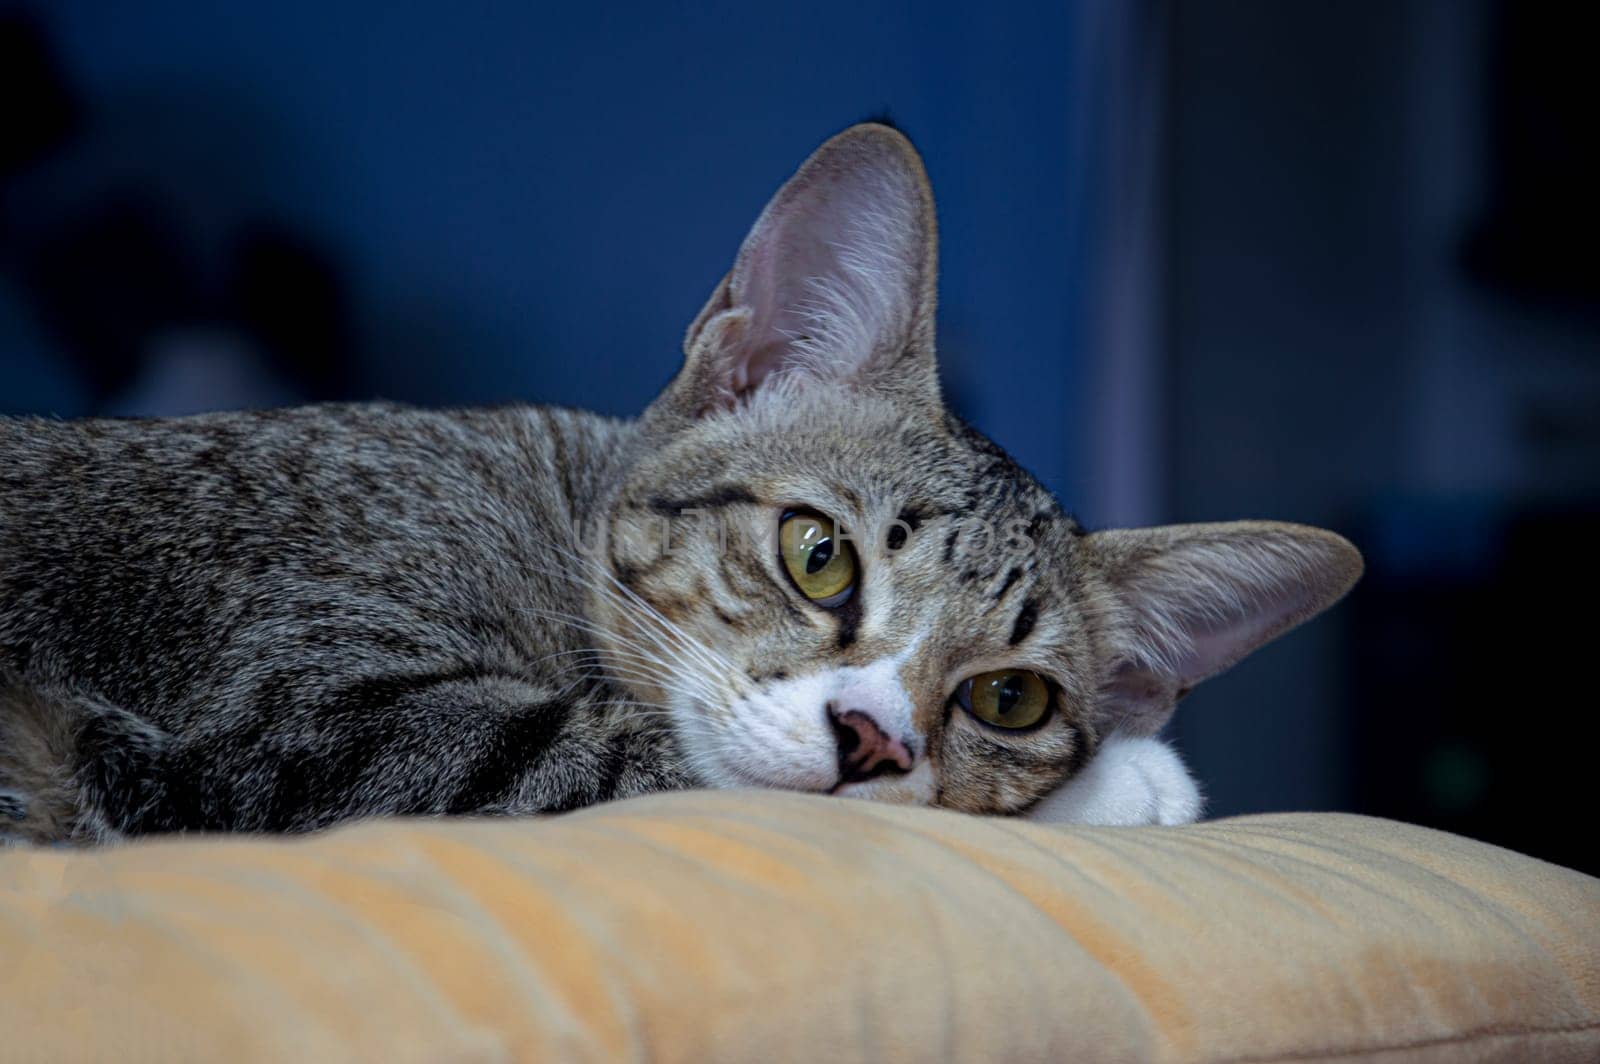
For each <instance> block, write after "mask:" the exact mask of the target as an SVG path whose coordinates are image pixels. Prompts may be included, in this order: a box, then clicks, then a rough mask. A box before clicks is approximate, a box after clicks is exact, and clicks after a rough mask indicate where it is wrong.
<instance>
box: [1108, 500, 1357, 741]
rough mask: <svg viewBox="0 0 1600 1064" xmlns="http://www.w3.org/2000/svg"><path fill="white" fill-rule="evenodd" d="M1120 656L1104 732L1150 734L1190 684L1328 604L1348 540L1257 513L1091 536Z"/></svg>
mask: <svg viewBox="0 0 1600 1064" xmlns="http://www.w3.org/2000/svg"><path fill="white" fill-rule="evenodd" d="M1089 545H1090V547H1091V548H1092V551H1093V555H1094V557H1095V560H1096V564H1097V565H1098V567H1099V569H1100V571H1101V573H1102V574H1103V576H1104V577H1105V579H1106V581H1107V585H1108V590H1109V593H1110V596H1111V602H1110V603H1107V604H1106V606H1107V607H1108V612H1109V613H1110V614H1111V615H1112V617H1113V618H1114V620H1115V622H1116V623H1114V624H1113V626H1112V628H1113V631H1114V632H1115V635H1114V637H1113V638H1114V641H1115V646H1114V652H1115V653H1116V654H1117V658H1118V660H1117V662H1116V665H1115V667H1114V668H1113V670H1112V673H1111V677H1110V681H1109V684H1108V686H1107V687H1106V688H1105V689H1104V690H1103V691H1102V705H1103V706H1104V708H1105V712H1106V720H1105V722H1104V726H1105V727H1106V729H1107V730H1118V731H1122V732H1125V733H1127V734H1133V735H1148V734H1153V733H1154V732H1155V731H1157V730H1158V729H1159V728H1160V727H1161V726H1162V725H1163V724H1165V723H1166V721H1167V718H1168V717H1170V716H1171V715H1172V709H1173V706H1174V705H1175V704H1176V703H1177V700H1178V699H1179V698H1182V697H1183V696H1184V695H1185V694H1187V693H1188V692H1189V689H1190V688H1191V687H1193V686H1194V685H1195V684H1197V683H1199V682H1200V681H1201V680H1204V679H1206V678H1208V677H1210V676H1215V675H1216V674H1217V673H1219V672H1221V671H1222V670H1224V669H1226V668H1228V667H1229V666H1230V665H1233V664H1234V663H1235V662H1237V661H1239V660H1240V659H1241V658H1243V657H1244V656H1245V655H1246V654H1249V653H1250V652H1251V651H1252V650H1254V649H1256V648H1257V647H1259V646H1261V645H1262V644H1263V643H1266V642H1267V641H1268V640H1270V639H1273V638H1274V637H1276V636H1278V635H1281V634H1282V633H1283V632H1285V631H1287V630H1288V629H1290V628H1292V627H1294V626H1295V625H1297V624H1299V623H1300V622H1302V621H1305V620H1309V619H1310V618H1312V617H1314V616H1316V615H1317V614H1318V613H1320V612H1322V611H1323V610H1325V609H1327V608H1328V607H1329V606H1331V605H1333V603H1335V602H1336V601H1338V600H1339V598H1340V597H1342V596H1343V595H1344V593H1345V592H1346V591H1349V590H1350V588H1351V586H1352V585H1354V584H1355V582H1356V580H1357V579H1359V578H1360V576H1361V570H1362V561H1361V554H1360V553H1359V552H1358V551H1357V550H1356V549H1355V547H1353V546H1351V544H1350V543H1349V541H1348V540H1346V539H1344V538H1343V537H1342V536H1337V535H1335V534H1334V533H1332V532H1326V531H1323V530H1322V529H1319V528H1308V527H1306V526H1304V525H1290V524H1280V523H1276V522H1265V521H1238V522H1232V523H1227V524H1206V525H1169V526H1166V527H1161V528H1139V529H1118V530H1114V531H1108V532H1097V533H1094V534H1093V535H1091V536H1090V537H1089Z"/></svg>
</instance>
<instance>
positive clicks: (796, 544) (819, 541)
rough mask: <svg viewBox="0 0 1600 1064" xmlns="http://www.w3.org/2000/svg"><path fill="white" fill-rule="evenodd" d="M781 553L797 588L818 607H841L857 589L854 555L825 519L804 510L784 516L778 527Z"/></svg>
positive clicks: (830, 523)
mask: <svg viewBox="0 0 1600 1064" xmlns="http://www.w3.org/2000/svg"><path fill="white" fill-rule="evenodd" d="M778 553H779V554H780V555H781V556H782V558H783V567H784V569H786V570H787V571H788V573H789V579H790V580H793V581H794V586H795V587H797V588H799V589H800V593H801V594H802V595H804V596H805V597H806V598H808V599H810V600H811V601H812V602H815V603H816V604H817V605H819V606H825V607H827V608H829V609H832V608H833V607H835V606H842V605H844V603H845V601H846V600H848V599H849V598H850V592H851V591H853V590H854V589H855V586H856V556H855V553H854V552H853V551H852V550H851V549H850V545H849V544H848V543H845V542H843V541H841V540H840V539H839V537H838V536H837V535H836V534H835V528H834V523H833V522H832V521H830V520H829V519H828V518H826V517H822V516H820V515H818V514H813V513H807V512H805V511H798V512H796V511H791V512H789V513H786V514H784V515H783V521H782V523H781V524H779V526H778Z"/></svg>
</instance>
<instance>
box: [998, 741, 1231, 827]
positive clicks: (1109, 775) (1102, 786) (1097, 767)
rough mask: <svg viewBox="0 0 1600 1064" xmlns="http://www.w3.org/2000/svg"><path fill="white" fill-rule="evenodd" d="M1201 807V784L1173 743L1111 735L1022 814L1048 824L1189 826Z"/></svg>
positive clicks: (1195, 818) (1196, 818)
mask: <svg viewBox="0 0 1600 1064" xmlns="http://www.w3.org/2000/svg"><path fill="white" fill-rule="evenodd" d="M1202 805H1203V802H1202V799H1201V797H1200V788H1199V787H1198V786H1196V784H1195V781H1194V777H1192V776H1190V775H1189V770H1188V769H1187V768H1186V767H1184V764H1183V759H1182V758H1180V757H1179V756H1178V752H1177V751H1176V750H1174V749H1173V748H1172V747H1171V746H1169V745H1167V744H1166V743H1164V742H1162V741H1161V740H1159V739H1151V738H1144V737H1140V738H1132V737H1128V736H1122V735H1111V736H1108V737H1107V738H1106V740H1105V741H1104V742H1103V743H1101V744H1100V749H1099V750H1098V751H1097V752H1096V753H1095V755H1094V757H1092V758H1090V759H1089V763H1088V764H1087V765H1085V766H1084V767H1083V768H1081V769H1080V770H1078V772H1077V774H1076V775H1074V776H1073V777H1072V778H1071V779H1069V780H1067V782H1066V783H1064V784H1062V785H1061V787H1060V788H1059V789H1057V790H1055V791H1053V792H1052V793H1050V794H1048V795H1046V796H1045V797H1044V798H1043V799H1042V800H1041V801H1040V802H1039V803H1038V804H1037V805H1035V806H1034V807H1033V808H1032V809H1030V810H1028V812H1027V813H1026V814H1024V815H1025V816H1026V817H1027V819H1029V820H1039V821H1044V822H1046V823H1052V824H1097V825H1105V826H1134V825H1139V824H1191V823H1193V822H1194V821H1196V820H1198V819H1199V818H1200V810H1201V807H1202Z"/></svg>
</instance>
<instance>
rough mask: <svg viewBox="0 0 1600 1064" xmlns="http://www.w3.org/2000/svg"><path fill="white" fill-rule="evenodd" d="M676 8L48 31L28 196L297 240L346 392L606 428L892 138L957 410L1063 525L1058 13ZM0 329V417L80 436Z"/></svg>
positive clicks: (1074, 102) (1067, 303)
mask: <svg viewBox="0 0 1600 1064" xmlns="http://www.w3.org/2000/svg"><path fill="white" fill-rule="evenodd" d="M673 7H674V5H655V4H649V5H646V4H639V5H623V6H619V7H614V8H612V9H611V10H607V9H606V8H605V6H603V5H592V6H585V5H538V6H535V5H511V4H502V5H493V6H492V7H486V8H472V9H470V10H469V6H468V5H444V4H431V5H417V4H409V5H407V4H376V3H362V4H326V3H311V2H305V0H285V2H278V3H272V4H249V5H246V4H222V5H209V6H208V5H198V4H193V3H142V4H138V5H107V4H103V3H83V2H65V3H56V4H52V5H50V6H49V7H48V8H41V9H40V12H41V17H42V21H43V25H44V26H45V28H46V29H47V30H48V31H49V32H50V33H51V34H52V35H53V36H54V37H55V39H56V43H57V46H58V48H59V50H60V53H61V59H62V62H63V66H64V68H65V71H66V74H67V76H68V78H69V79H70V80H71V81H73V82H74V83H76V84H77V86H78V88H79V89H80V91H81V93H82V95H83V98H84V100H85V102H86V104H87V112H86V114H87V118H88V125H87V129H88V131H89V132H88V143H89V146H88V147H78V148H74V149H72V150H70V151H69V152H68V153H67V154H66V155H65V156H64V158H63V159H62V160H57V161H56V162H55V163H52V164H51V165H52V166H54V167H56V168H58V169H59V168H61V167H67V168H69V169H70V168H71V167H77V168H78V172H80V173H82V172H88V171H93V172H96V173H99V174H112V173H116V174H122V175H134V177H135V178H136V179H137V180H138V181H141V182H145V183H147V184H149V185H150V186H152V187H157V188H160V189H162V190H165V192H166V194H168V195H169V196H170V197H171V198H172V199H173V200H174V201H176V202H177V203H178V204H180V205H181V206H180V208H179V209H180V211H181V212H182V215H183V218H184V224H185V226H186V227H187V229H188V231H189V232H191V233H193V234H194V235H195V236H194V239H195V243H196V254H197V255H198V256H199V260H200V262H201V264H202V266H201V268H202V270H203V269H204V268H205V265H206V264H207V263H209V262H211V261H212V258H214V257H215V256H216V255H217V254H219V252H218V250H217V249H218V248H220V247H221V246H223V244H224V243H225V241H226V239H227V237H228V234H229V233H230V232H231V231H232V229H233V227H235V226H236V225H238V224H239V223H241V222H244V221H248V220H251V219H261V218H267V219H271V220H275V221H277V222H279V223H282V224H286V225H289V226H292V227H294V228H295V229H296V230H298V231H303V232H306V233H309V234H310V235H311V236H312V237H313V238H314V239H316V240H317V241H318V242H320V243H321V244H322V245H323V246H325V247H326V248H327V249H328V250H329V252H330V253H331V254H332V256H333V259H334V261H335V263H336V264H337V268H338V271H339V274H340V277H341V280H342V282H343V283H344V284H345V285H346V286H347V290H348V293H349V297H350V301H351V309H352V312H353V320H352V325H353V329H354V337H353V347H354V353H355V356H356V357H357V358H358V360H359V361H358V364H357V367H358V373H357V375H356V381H357V387H358V390H359V391H360V392H361V393H363V394H371V395H383V396H388V397H394V398H400V399H405V400H410V401H416V402H423V403H430V404H443V403H462V402H484V401H495V400H503V399H510V398H516V399H529V400H536V401H543V402H557V403H564V404H573V405H580V406H585V407H590V408H595V409H599V410H603V411H607V412H611V413H618V414H626V413H631V412H635V411H637V410H638V409H640V408H641V407H642V406H643V405H644V404H645V403H646V402H647V401H648V400H649V399H650V398H651V396H653V395H654V394H655V392H656V391H657V390H658V389H659V388H660V386H661V385H662V383H663V382H664V381H665V380H666V379H667V377H668V376H669V375H670V373H671V372H672V371H673V369H674V368H675V366H676V364H677V361H678V358H679V350H678V344H679V340H680V338H681V335H682V332H683V329H684V327H685V326H686V325H687V323H688V321H689V320H690V318H691V317H692V316H693V315H694V313H695V312H696V311H697V310H698V309H699V306H700V304H701V302H702V301H703V300H704V298H705V297H706V295H707V294H708V293H709V291H710V289H711V287H712V285H713V284H714V283H715V281H716V280H717V278H718V277H720V276H721V274H722V272H723V271H724V270H725V269H726V268H727V266H728V264H729V263H730V261H731V258H732V255H733V253H734V251H735V250H736V248H737V246H738V243H739V240H740V239H741V237H742V236H743V233H744V231H745V228H746V227H747V226H748V224H749V223H750V222H751V221H752V220H753V219H754V217H755V215H756V213H757V212H758V211H759V209H760V208H761V206H762V204H763V203H764V201H765V199H766V197H767V196H768V195H770V194H771V192H772V191H773V190H774V189H775V188H776V187H777V185H778V184H779V183H780V182H781V181H782V180H783V179H784V178H785V177H786V176H787V175H788V174H789V173H790V172H791V171H792V169H793V168H794V167H795V166H796V165H797V164H798V163H799V162H800V160H801V159H802V158H803V157H804V156H805V154H806V153H807V152H809V151H810V150H811V149H812V148H813V147H814V146H815V145H816V144H817V143H819V142H820V141H821V140H823V139H824V138H825V137H827V136H828V135H829V134H831V133H833V132H835V131H837V130H838V129H840V128H842V127H843V126H845V125H848V124H849V123H850V122H852V121H855V120H858V119H860V118H863V117H868V116H873V115H879V114H884V113H887V114H889V115H891V116H892V117H893V118H894V119H895V120H896V122H897V123H898V124H900V125H901V126H902V128H904V129H906V130H907V131H908V132H909V133H910V134H911V135H912V137H913V138H914V139H915V140H916V141H917V143H918V145H919V146H920V147H921V148H922V150H923V151H924V153H925V154H926V156H927V161H928V165H929V169H930V171H931V173H932V178H933V183H934V187H935V191H936V193H937V195H938V196H939V203H940V209H941V221H942V225H943V259H944V271H943V289H942V319H941V320H942V346H943V351H944V358H945V364H946V374H947V377H948V380H949V382H950V386H951V391H952V395H953V397H954V399H955V401H956V403H957V405H958V406H959V407H960V408H961V409H962V410H963V412H964V413H966V414H967V415H968V416H969V417H971V418H973V419H975V420H976V421H977V422H978V423H979V424H980V425H981V426H982V427H984V428H985V429H986V430H988V431H989V432H990V433H991V434H992V435H994V436H995V437H996V438H997V439H998V440H999V441H1000V442H1001V443H1002V444H1004V445H1005V446H1007V447H1008V448H1010V449H1012V450H1013V451H1014V452H1015V453H1016V455H1017V456H1018V457H1019V459H1020V460H1021V461H1022V462H1023V463H1024V464H1025V465H1027V466H1029V467H1030V468H1032V469H1033V470H1034V471H1035V472H1036V473H1038V474H1039V475H1040V476H1041V477H1042V478H1043V479H1044V480H1045V481H1046V483H1048V484H1049V485H1050V486H1051V487H1052V488H1055V489H1057V490H1059V491H1061V492H1062V493H1063V495H1064V497H1065V500H1066V501H1067V502H1068V504H1069V505H1070V504H1071V503H1072V501H1073V498H1074V496H1075V495H1076V494H1077V493H1078V488H1079V487H1080V485H1081V482H1082V478H1083V476H1084V470H1083V468H1082V462H1081V460H1080V459H1079V458H1078V457H1077V455H1078V454H1079V453H1080V451H1081V447H1080V443H1081V439H1080V430H1079V428H1078V427H1077V426H1078V425H1079V424H1080V423H1081V418H1080V417H1079V410H1080V408H1081V407H1082V405H1083V396H1082V387H1081V384H1082V374H1081V373H1080V364H1079V350H1080V346H1081V339H1082V332H1083V327H1084V326H1083V323H1084V321H1085V314H1084V308H1085V303H1086V300H1087V299H1088V298H1089V297H1090V293H1089V290H1088V287H1087V282H1086V277H1085V273H1086V270H1085V263H1086V262H1087V259H1088V255H1089V253H1090V249H1089V248H1088V245H1087V236H1086V229H1085V224H1084V223H1085V221H1086V220H1087V218H1088V217H1089V215H1088V213H1087V203H1086V197H1087V196H1088V195H1089V194H1090V190H1089V189H1088V188H1087V187H1086V184H1085V182H1086V179H1085V177H1084V175H1085V174H1086V173H1087V172H1088V168H1087V167H1086V166H1085V159H1086V157H1087V153H1088V150H1089V148H1090V147H1091V146H1090V145H1089V144H1088V143H1087V139H1086V138H1087V137H1088V135H1089V133H1090V130H1089V129H1088V127H1087V125H1086V122H1085V119H1084V115H1085V113H1086V102H1087V101H1089V100H1091V99H1092V97H1093V94H1092V93H1091V92H1090V91H1089V88H1088V84H1089V81H1088V79H1089V78H1090V77H1091V76H1092V72H1091V71H1089V70H1087V69H1086V66H1087V64H1086V63H1084V62H1081V61H1079V58H1078V57H1079V56H1081V55H1083V54H1084V52H1085V47H1084V46H1085V44H1086V43H1087V42H1086V40H1085V38H1084V33H1085V26H1086V23H1087V21H1088V20H1087V19H1086V17H1085V15H1084V14H1083V11H1082V10H1081V9H1080V8H1078V7H1075V6H1073V5H1067V4H1057V5H1039V6H1038V7H1037V9H1033V8H1027V9H1017V10H1014V11H1006V10H1002V9H1000V8H997V7H993V6H980V5H969V4H957V3H932V4H929V3H918V4H912V3H905V4H892V3H869V4H859V3H858V4H838V5H826V4H824V5H815V4H813V5H782V6H778V5H770V6H768V5H748V4H726V5H697V6H696V7H695V8H694V9H693V10H692V11H678V10H673ZM84 180H90V179H84ZM66 184H67V185H68V186H69V187H72V186H73V181H71V180H69V181H67V182H66ZM52 194H53V193H50V192H44V193H37V195H40V196H43V197H44V198H46V199H48V198H49V196H50V195H52ZM63 209H68V208H63ZM208 256H211V257H212V258H208ZM5 301H6V297H5V296H4V295H3V294H0V306H3V304H4V303H5ZM17 318H18V314H16V313H0V322H5V321H12V320H15V319H17ZM24 326H25V323H23V324H21V325H15V326H12V327H9V328H8V327H7V326H5V325H4V324H0V329H4V330H5V331H4V332H3V333H0V337H4V340H3V342H4V345H5V351H6V354H5V355H4V356H0V409H5V410H11V411H16V410H25V409H52V410H56V411H58V412H62V413H75V412H78V411H77V410H76V409H74V408H73V407H72V404H71V403H70V401H67V400H64V399H63V389H64V388H68V387H69V386H70V382H68V384H67V385H63V383H62V382H61V380H59V379H50V377H51V375H50V372H49V366H48V363H49V361H50V351H49V347H48V338H46V339H45V340H43V341H41V340H39V338H38V337H37V336H35V337H34V339H33V343H32V345H31V346H25V345H24V343H23V340H22V339H21V330H22V329H23V328H24ZM29 350H32V351H34V352H35V354H34V355H33V356H32V357H31V359H30V358H29V356H28V355H27V354H26V352H27V351H29ZM41 364H43V365H44V368H43V369H41ZM41 381H42V382H43V383H41Z"/></svg>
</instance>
